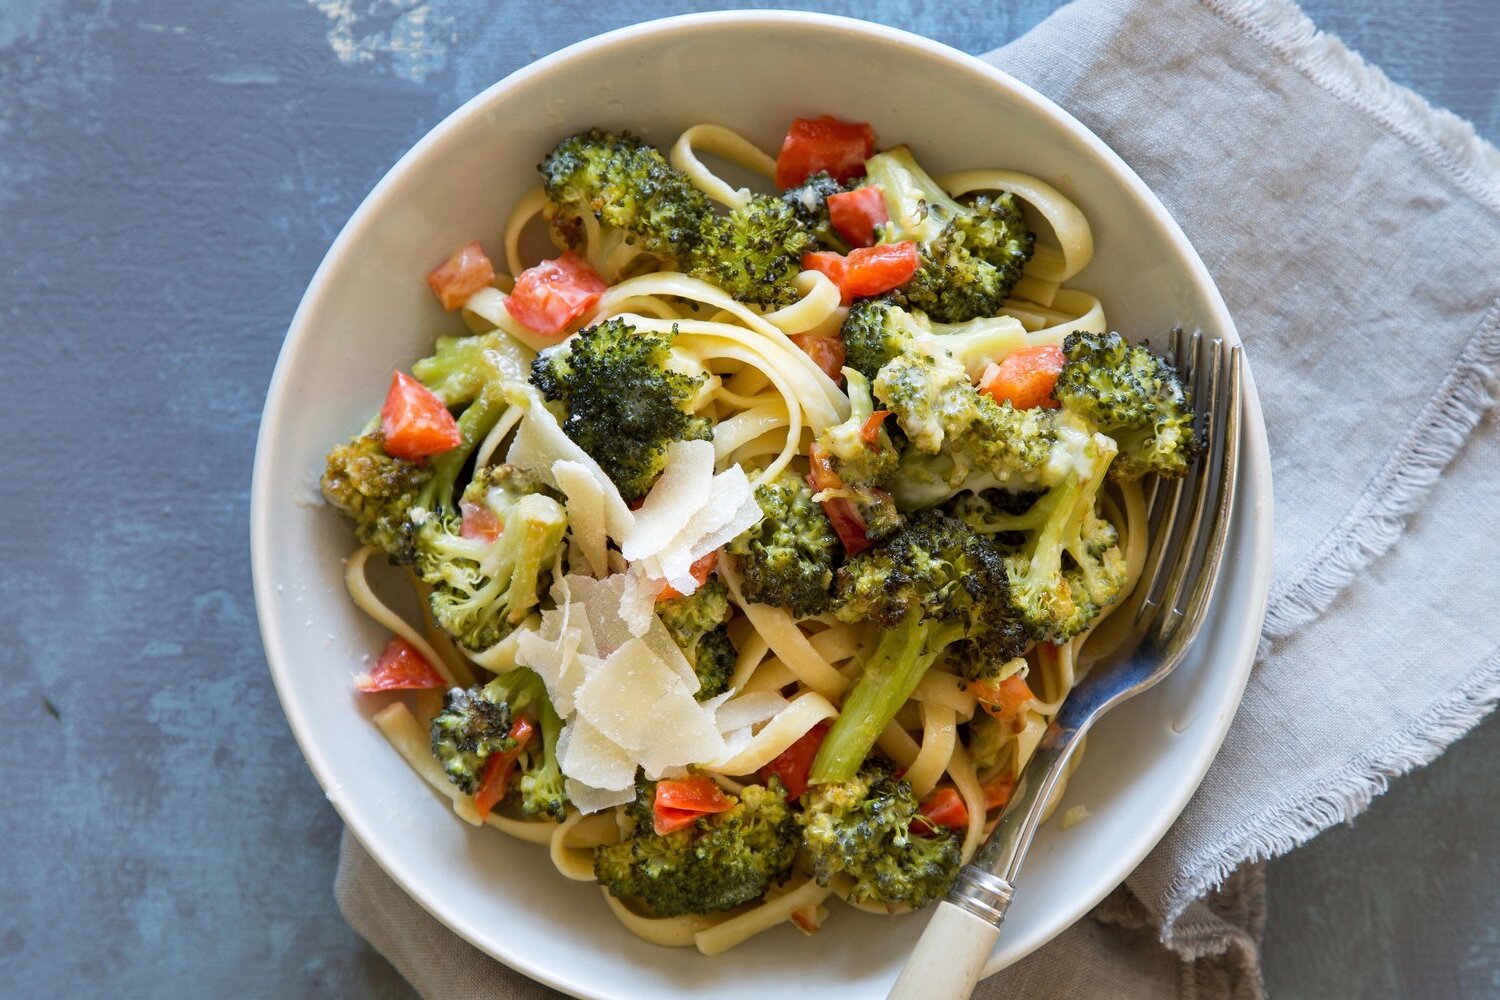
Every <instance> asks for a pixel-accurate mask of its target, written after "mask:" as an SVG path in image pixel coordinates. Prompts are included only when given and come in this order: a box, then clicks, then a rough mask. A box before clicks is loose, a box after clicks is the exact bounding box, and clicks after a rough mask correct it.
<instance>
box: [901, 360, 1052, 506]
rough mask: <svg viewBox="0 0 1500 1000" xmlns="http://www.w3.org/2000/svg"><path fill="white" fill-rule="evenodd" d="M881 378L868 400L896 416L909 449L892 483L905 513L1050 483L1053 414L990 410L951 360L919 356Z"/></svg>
mask: <svg viewBox="0 0 1500 1000" xmlns="http://www.w3.org/2000/svg"><path fill="white" fill-rule="evenodd" d="M927 343H929V342H921V343H919V345H918V346H917V347H916V348H914V349H912V350H908V351H906V352H904V353H902V354H900V355H898V356H897V357H896V358H895V359H894V360H892V361H890V362H888V363H887V364H886V365H885V366H884V367H882V368H881V370H880V377H879V378H878V379H876V381H875V395H876V398H877V399H879V400H880V402H881V404H882V405H883V406H885V407H886V408H887V409H889V410H891V411H892V413H894V414H895V417H896V421H897V423H898V424H899V425H900V428H901V430H902V431H903V433H904V434H905V435H906V438H907V441H908V444H907V446H906V448H904V449H903V451H902V454H901V465H900V468H899V469H898V470H897V472H896V474H895V476H894V477H893V479H892V491H893V492H894V494H895V497H896V502H897V504H898V505H899V506H900V507H901V508H902V509H904V510H909V509H913V508H920V507H928V506H931V505H933V504H936V503H941V502H942V501H943V500H946V499H947V498H948V497H950V496H952V495H953V494H954V493H955V492H957V491H959V490H962V489H972V490H978V489H986V488H989V487H996V486H998V487H1004V488H1007V489H1025V488H1030V487H1033V486H1035V485H1037V484H1039V483H1045V482H1047V481H1049V477H1050V476H1051V475H1052V472H1051V471H1050V470H1051V465H1052V460H1053V456H1054V452H1055V450H1056V445H1057V429H1056V422H1055V413H1054V411H1052V410H1045V409H1040V408H1037V409H1027V410H1018V409H1016V408H1015V407H1014V406H1012V405H1011V404H1010V403H1009V402H1005V403H997V402H995V400H994V399H992V398H991V397H990V396H988V395H985V394H984V393H981V392H979V391H978V390H977V389H975V388H974V386H973V384H972V383H970V382H969V378H968V375H967V373H966V372H965V371H964V368H963V366H962V365H961V364H959V363H958V361H957V360H956V359H954V358H953V357H952V356H950V355H948V354H946V353H940V352H937V351H933V350H927V349H924V348H925V346H926V344H927Z"/></svg>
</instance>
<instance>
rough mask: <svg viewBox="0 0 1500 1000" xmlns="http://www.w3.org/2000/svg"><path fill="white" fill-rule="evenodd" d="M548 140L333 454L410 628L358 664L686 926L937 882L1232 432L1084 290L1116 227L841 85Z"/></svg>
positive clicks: (423, 734)
mask: <svg viewBox="0 0 1500 1000" xmlns="http://www.w3.org/2000/svg"><path fill="white" fill-rule="evenodd" d="M708 162H713V163H716V164H720V165H721V166H720V167H719V169H718V171H717V172H716V170H714V169H711V168H710V166H709V165H708ZM540 170H541V177H542V184H541V186H540V187H538V188H537V189H536V190H535V191H534V192H532V193H531V194H529V195H528V196H526V197H525V198H523V199H522V200H521V201H520V203H519V204H517V205H516V207H515V209H514V211H513V213H512V214H511V216H510V218H509V220H508V222H507V223H506V225H505V227H504V230H503V232H501V233H496V234H491V235H493V236H494V237H495V238H496V240H497V242H495V243H493V244H490V246H489V249H492V250H494V251H496V252H495V253H494V255H493V256H492V255H491V254H490V253H489V252H487V248H486V246H484V245H482V244H481V243H479V242H474V243H471V244H469V245H467V246H464V247H461V248H459V249H458V250H457V251H455V252H454V253H453V255H452V256H451V257H450V258H449V259H448V260H447V261H446V262H444V263H442V264H441V265H440V266H439V267H437V268H436V269H435V270H434V271H433V272H432V273H431V274H430V275H429V276H428V282H429V285H430V287H431V290H432V292H433V293H434V295H435V296H436V298H437V301H438V302H439V303H440V304H441V306H442V307H443V308H444V309H446V310H448V311H449V312H452V313H456V314H458V316H459V317H461V319H462V322H463V324H464V326H463V327H462V328H459V327H458V326H457V324H455V327H454V329H452V330H450V331H447V332H446V333H445V334H444V335H442V336H439V337H437V339H436V344H435V346H434V347H433V348H432V350H431V353H430V355H429V356H427V357H425V358H423V359H422V360H420V361H418V362H416V363H415V364H414V365H412V366H411V368H410V370H409V371H403V370H397V371H395V372H394V374H393V376H392V378H391V382H390V385H389V390H388V393H387V396H386V398H385V401H384V404H383V406H382V407H381V408H380V411H379V414H378V415H377V416H375V417H374V418H372V419H371V420H370V422H369V423H368V424H367V425H366V426H365V427H364V428H363V429H362V430H360V431H359V433H357V434H355V435H354V436H353V437H352V438H351V439H349V440H347V441H346V442H345V443H343V444H340V445H338V446H337V447H335V448H334V449H333V450H332V451H331V452H330V453H329V455H328V459H327V468H326V471H325V472H324V475H323V480H322V488H323V494H324V496H325V498H326V499H327V501H328V502H329V504H330V505H331V506H333V507H334V508H335V509H336V510H338V512H339V513H340V514H341V515H342V516H343V517H344V518H345V519H346V521H347V522H348V523H349V524H350V525H351V526H352V528H353V530H354V532H355V534H356V536H357V538H358V540H359V542H360V548H358V550H357V551H355V552H354V554H353V555H352V556H351V557H350V558H349V560H348V563H347V569H346V573H345V579H346V582H347V585H348V590H349V593H350V596H351V598H352V599H353V601H354V603H355V604H356V605H357V606H358V607H359V608H360V609H362V610H363V611H364V612H366V613H367V614H368V615H369V616H370V617H371V618H373V619H374V620H375V621H376V622H378V623H379V624H380V625H381V626H382V627H384V628H385V629H388V630H389V631H390V633H391V638H390V640H389V642H388V644H387V645H386V646H385V648H384V650H383V651H381V652H380V653H379V655H378V656H373V655H372V656H371V657H370V664H369V669H368V670H367V671H366V672H364V673H362V674H360V675H359V676H358V677H356V678H355V686H356V687H357V688H358V690H359V691H361V692H364V693H365V695H366V696H368V697H370V698H372V699H382V702H381V703H380V707H379V708H378V711H376V712H375V715H374V719H375V722H376V724H377V725H378V726H379V727H380V729H381V731H382V732H383V733H384V734H385V735H386V736H387V737H388V738H389V740H390V742H391V744H392V745H393V746H394V748H395V749H396V750H397V751H398V752H399V753H400V754H401V756H402V757H404V758H405V759H406V761H407V762H408V763H409V764H410V765H411V767H412V768H413V769H414V770H415V771H416V772H417V773H418V774H420V775H421V776H422V777H424V778H425V779H426V780H427V781H428V782H430V784H431V785H432V787H433V788H434V789H436V790H437V791H438V792H439V793H440V794H442V795H443V796H445V797H446V798H447V799H449V800H451V802H452V806H453V809H454V811H455V812H456V813H457V815H458V816H459V817H460V818H461V819H462V820H463V821H466V822H469V823H472V824H476V825H487V826H490V827H493V828H495V829H497V830H499V831H501V832H503V833H506V834H510V835H511V836H513V837H516V838H519V839H522V840H526V841H530V842H532V843H535V844H539V845H542V846H543V847H544V848H545V849H546V850H547V852H548V854H549V856H550V859H551V861H552V863H553V864H554V865H555V866H556V868H557V870H558V872H559V873H560V875H561V876H562V877H564V878H568V879H573V880H578V881H585V882H597V883H598V884H599V886H600V888H601V890H602V894H603V899H604V901H605V903H606V904H607V905H608V906H609V907H610V909H611V910H612V911H613V912H614V914H615V915H616V916H617V917H618V918H619V920H620V921H621V923H622V924H623V925H624V926H625V927H627V928H628V929H629V930H630V931H632V932H633V933H635V934H637V935H639V936H641V937H642V938H645V939H647V940H649V941H653V942H656V943H659V944H663V945H677V946H693V947H697V948H698V949H699V950H700V951H702V952H703V953H705V954H716V953H719V952H722V951H724V950H726V949H728V948H731V947H733V946H735V945H736V944H738V943H740V942H743V941H745V940H746V939H748V938H749V937H751V936H753V935H755V934H758V933H760V932H762V931H765V930H768V929H771V928H774V927H777V926H779V925H781V924H785V923H790V924H792V925H793V926H795V927H797V928H798V929H799V930H801V931H803V932H804V933H808V934H811V933H814V932H815V931H816V930H817V929H818V927H819V926H820V925H821V923H822V921H823V920H824V919H825V918H826V917H828V915H829V912H830V909H831V908H833V907H836V906H839V905H843V904H847V905H849V906H851V907H853V908H856V909H860V910H864V911H867V912H871V913H878V914H883V915H886V914H900V913H905V912H909V911H911V910H914V909H917V908H920V907H922V906H923V905H925V904H927V903H928V902H931V901H933V900H935V899H939V898H941V897H942V896H943V894H944V893H945V892H946V891H947V889H948V888H949V886H950V885H951V884H952V882H953V879H954V877H955V876H956V874H957V872H958V869H959V867H960V866H961V865H962V863H963V862H964V861H965V860H966V859H968V858H969V857H970V856H971V855H972V854H973V852H974V851H975V849H976V848H977V847H978V846H979V844H980V843H981V842H982V841H983V839H984V837H985V835H986V833H987V831H988V830H989V829H990V828H991V827H992V825H993V824H994V823H995V822H996V821H997V820H998V818H999V816H1000V814H1001V811H1002V810H1003V809H1004V807H1005V805H1006V803H1007V801H1008V799H1009V797H1010V795H1011V792H1012V790H1013V787H1014V783H1015V780H1016V776H1017V775H1018V773H1019V771H1020V769H1021V767H1022V766H1023V765H1024V764H1025V762H1026V761H1027V760H1028V758H1029V757H1030V755H1031V754H1032V753H1033V751H1034V750H1035V748H1036V747H1037V745H1038V743H1039V741H1040V740H1041V739H1042V737H1043V734H1044V733H1045V731H1046V729H1047V726H1048V723H1049V720H1050V719H1051V718H1052V716H1053V715H1055V714H1056V712H1057V711H1058V708H1059V706H1060V705H1061V704H1062V701H1063V699H1064V698H1065V697H1066V696H1067V694H1068V692H1069V690H1071V689H1072V687H1073V686H1074V683H1075V681H1076V679H1077V678H1079V677H1080V676H1082V675H1083V674H1084V673H1085V672H1086V671H1087V670H1088V669H1089V666H1090V665H1091V664H1092V663H1095V662H1098V661H1099V660H1100V659H1101V658H1102V657H1104V656H1107V655H1108V654H1109V653H1110V652H1111V651H1113V650H1114V649H1115V648H1116V647H1117V646H1119V645H1120V643H1121V642H1122V641H1123V640H1124V639H1125V638H1126V636H1127V634H1128V628H1126V627H1125V625H1126V623H1127V620H1128V619H1129V617H1130V616H1129V614H1119V615H1118V616H1117V617H1113V618H1112V615H1113V614H1114V613H1115V612H1117V611H1118V610H1119V609H1120V608H1121V607H1122V606H1125V605H1127V604H1128V603H1129V601H1130V599H1131V595H1132V592H1133V591H1134V589H1135V587H1136V583H1137V581H1138V579H1139V577H1140V575H1141V570H1142V565H1143V563H1144V561H1145V555H1146V551H1147V548H1148V537H1147V536H1148V532H1149V528H1148V524H1147V513H1146V508H1147V504H1146V500H1145V493H1144V488H1143V484H1144V485H1149V484H1150V483H1151V482H1152V481H1153V479H1154V478H1156V477H1166V478H1170V477H1179V476H1182V475H1184V474H1185V473H1186V472H1187V470H1188V468H1189V467H1190V465H1191V464H1192V463H1193V462H1194V461H1195V459H1196V458H1197V453H1198V450H1199V444H1198V439H1197V436H1196V435H1195V432H1194V427H1193V410H1192V406H1191V401H1190V400H1189V398H1188V393H1187V390H1186V388H1185V386H1184V385H1183V381H1182V379H1181V377H1180V376H1179V374H1178V372H1177V371H1176V369H1175V368H1174V367H1173V366H1172V364H1171V363H1170V362H1169V361H1168V360H1167V359H1166V358H1163V357H1161V356H1158V355H1157V354H1155V353H1153V352H1152V351H1151V350H1150V349H1149V348H1148V347H1147V346H1145V345H1144V344H1143V343H1138V342H1132V341H1131V340H1129V339H1127V338H1126V337H1124V336H1122V335H1121V334H1119V333H1115V332H1111V331H1110V329H1109V326H1108V324H1107V322H1106V319H1105V313H1104V306H1103V304H1101V303H1100V301H1099V300H1098V299H1097V298H1095V297H1094V296H1092V295H1090V294H1089V293H1088V292H1086V291H1084V290H1082V289H1080V288H1076V287H1073V286H1072V285H1071V282H1072V281H1073V279H1074V278H1075V276H1077V275H1078V274H1079V272H1080V271H1082V270H1083V269H1084V267H1085V266H1086V265H1087V264H1088V263H1089V260H1090V257H1091V256H1092V253H1093V240H1092V236H1091V234H1090V230H1089V225H1088V222H1087V220H1086V219H1085V218H1084V216H1083V214H1082V213H1081V212H1080V211H1079V209H1078V208H1077V207H1076V206H1075V205H1074V204H1073V203H1072V202H1071V201H1069V200H1068V198H1066V197H1064V196H1063V195H1062V194H1061V193H1060V192H1059V191H1058V190H1057V189H1056V188H1054V187H1052V186H1051V185H1049V184H1048V183H1046V182H1045V181H1043V180H1040V179H1038V178H1035V177H1031V176H1028V175H1025V174H1021V173H1016V172H1013V171H1009V170H1004V169H972V170H965V171H961V172H958V173H952V174H947V175H942V176H936V177H934V176H932V175H930V174H929V173H928V172H927V171H926V170H925V169H924V168H923V166H922V165H921V164H920V162H919V161H918V159H917V157H916V155H915V154H914V153H913V151H912V150H911V149H910V148H908V147H906V146H895V147H891V148H885V149H880V148H879V145H878V142H877V138H876V135H875V132H874V130H873V129H872V128H871V127H870V126H869V125H866V124H862V123H850V122H843V121H839V120H837V119H834V118H831V117H826V116H825V117H823V118H818V119H797V120H795V121H794V122H793V123H792V125H791V127H790V129H789V131H788V133H787V135H786V138H785V140H784V142H783V144H782V147H781V149H780V150H779V153H778V155H777V156H776V157H775V158H773V157H772V156H770V155H768V154H767V153H765V152H764V151H762V150H760V149H758V148H756V147H755V146H754V145H752V144H751V143H750V142H748V141H747V140H746V139H744V138H743V137H741V136H740V135H738V134H737V133H735V132H733V131H731V130H729V129H726V128H723V127H720V126H717V125H708V124H705V125H697V126H695V127H693V128H690V129H688V130H687V131H686V132H685V133H683V134H682V135H681V136H680V137H679V138H678V139H677V141H676V142H675V143H674V144H673V145H672V146H671V148H670V149H669V150H668V151H666V152H663V151H661V150H659V149H657V148H655V147H653V146H651V145H649V144H647V143H645V142H643V141H642V140H640V139H637V138H635V137H634V136H632V135H630V134H627V133H611V132H605V131H602V130H598V129H594V130H589V131H586V132H582V133H579V134H576V135H572V136H568V137H566V138H564V139H562V140H561V141H560V142H559V143H558V144H557V145H556V146H555V147H554V148H553V149H552V150H551V151H550V152H548V153H547V154H546V156H545V157H544V159H543V160H542V162H541V166H540ZM726 175H728V176H726ZM730 176H732V177H735V178H743V179H746V180H747V181H749V184H748V185H747V186H738V185H736V184H735V183H734V182H733V181H732V180H731V179H730ZM542 234H545V236H546V237H547V239H549V240H550V242H551V244H552V246H553V247H554V248H555V249H553V250H551V251H549V252H548V253H547V255H546V258H545V259H536V257H535V255H533V254H531V253H530V252H529V250H528V247H529V246H530V245H531V243H538V244H539V243H540V237H541V235H542ZM476 235H483V234H476ZM378 564H386V565H389V566H393V567H396V570H397V574H398V577H399V578H398V579H397V580H396V581H395V582H397V583H398V584H399V585H398V586H397V587H395V588H392V587H391V586H389V583H390V582H391V580H390V579H389V578H388V577H385V578H383V577H382V574H379V573H376V572H374V570H375V569H376V566H377V565H378ZM408 594H409V595H411V596H412V597H414V598H415V600H407V599H406V596H407V595H408ZM1077 760H1078V757H1077V756H1075V758H1074V764H1075V766H1076V763H1077Z"/></svg>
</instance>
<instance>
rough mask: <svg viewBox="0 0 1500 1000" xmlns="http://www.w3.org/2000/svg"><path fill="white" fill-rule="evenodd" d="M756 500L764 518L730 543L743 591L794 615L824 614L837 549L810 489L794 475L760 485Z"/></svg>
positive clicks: (730, 550) (829, 528) (729, 549)
mask: <svg viewBox="0 0 1500 1000" xmlns="http://www.w3.org/2000/svg"><path fill="white" fill-rule="evenodd" d="M755 499H756V502H758V503H759V504H760V509H761V511H762V512H763V513H764V515H765V516H764V517H763V518H762V519H761V520H760V522H759V523H757V524H756V525H755V527H753V528H751V529H750V530H749V531H747V532H745V533H744V534H743V535H740V536H739V537H738V538H736V539H734V541H732V542H730V543H729V545H728V546H727V549H728V551H729V552H730V553H731V554H732V555H734V556H736V557H738V567H739V572H740V578H741V582H740V590H741V592H742V593H743V594H744V596H745V597H746V598H747V599H749V600H751V601H754V602H756V603H757V604H774V605H778V606H780V607H784V608H787V609H789V610H790V611H791V612H792V614H794V615H798V616H802V617H805V616H808V615H816V614H820V613H821V612H823V611H824V610H826V609H827V607H828V588H829V585H830V584H832V582H833V559H834V553H836V552H837V551H838V539H837V538H836V537H835V535H834V533H833V527H832V525H830V524H829V523H828V518H827V517H825V516H824V515H823V511H822V509H821V508H820V507H819V506H818V503H817V501H816V500H814V499H813V494H812V490H810V489H809V488H808V486H807V484H806V483H804V482H803V481H802V480H801V479H799V478H798V477H796V476H794V475H791V474H787V475H783V476H782V477H781V478H780V479H778V480H776V481H775V482H774V483H767V484H765V485H763V486H760V487H758V488H757V489H756V491H755Z"/></svg>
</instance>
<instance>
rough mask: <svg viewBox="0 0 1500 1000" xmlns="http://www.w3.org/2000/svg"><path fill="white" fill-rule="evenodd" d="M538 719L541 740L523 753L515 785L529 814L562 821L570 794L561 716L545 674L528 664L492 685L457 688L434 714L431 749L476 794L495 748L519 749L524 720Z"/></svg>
mask: <svg viewBox="0 0 1500 1000" xmlns="http://www.w3.org/2000/svg"><path fill="white" fill-rule="evenodd" d="M522 718H526V719H528V720H534V722H535V724H536V726H537V727H538V728H539V729H540V730H541V740H540V741H537V742H530V743H528V745H527V747H526V748H525V750H524V752H523V760H522V764H521V780H520V782H519V783H517V784H516V785H515V786H513V787H512V788H511V789H510V797H512V798H515V799H517V800H518V802H519V805H520V808H521V812H522V813H523V814H525V815H527V816H532V815H538V814H541V815H547V816H551V817H553V818H554V819H557V820H562V819H563V818H564V817H565V815H566V812H565V810H566V806H567V796H566V794H565V793H564V791H563V776H562V771H561V770H560V769H559V767H558V763H557V737H558V733H559V732H560V730H561V729H562V721H561V719H559V718H558V715H557V711H556V709H554V708H553V707H552V701H551V699H550V698H548V697H547V689H546V687H545V685H543V683H542V679H541V678H540V677H538V676H537V675H536V674H535V673H533V672H532V671H530V670H528V669H526V668H525V667H518V668H516V669H515V670H511V671H509V672H507V673H503V674H500V675H498V676H496V677H495V679H494V680H492V681H490V682H489V683H488V684H484V685H476V686H474V687H471V688H469V689H468V690H464V689H462V688H454V689H453V690H451V691H449V692H448V694H447V697H446V698H445V699H444V701H443V708H442V711H440V712H438V714H437V715H435V716H433V718H432V754H433V756H434V757H436V758H437V759H438V761H439V762H440V763H441V764H442V765H443V770H444V772H445V773H446V774H447V775H448V780H449V781H451V782H453V783H454V784H455V785H457V786H458V787H459V788H460V789H462V790H463V791H464V792H465V793H467V794H469V795H473V794H474V793H475V792H476V791H478V790H479V786H480V784H481V783H482V782H483V780H484V771H485V765H486V764H488V763H489V760H490V757H491V756H492V755H494V754H496V753H505V752H507V751H510V750H514V749H516V745H517V740H516V738H515V736H514V735H513V734H514V733H515V732H516V731H517V730H516V729H515V728H514V727H516V726H517V724H518V722H519V720H521V719H522Z"/></svg>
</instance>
